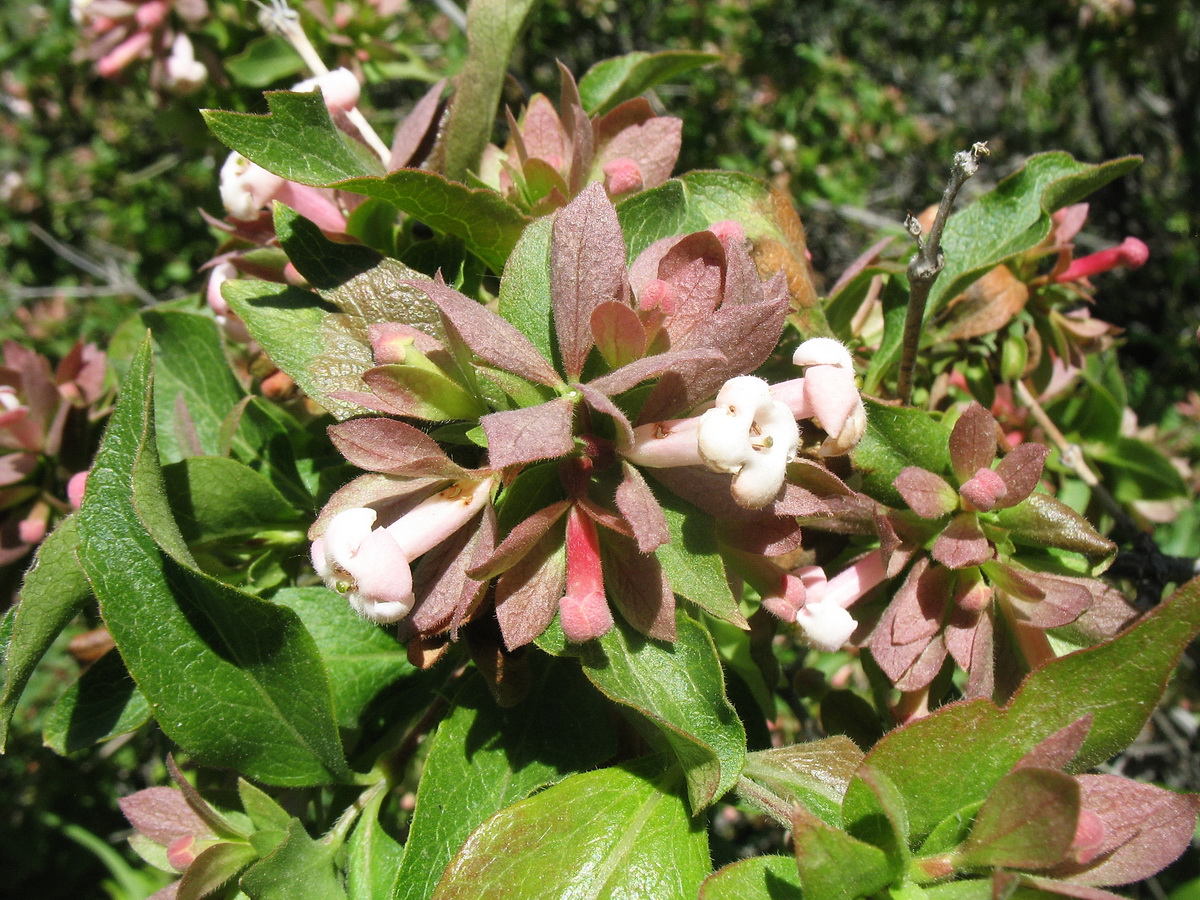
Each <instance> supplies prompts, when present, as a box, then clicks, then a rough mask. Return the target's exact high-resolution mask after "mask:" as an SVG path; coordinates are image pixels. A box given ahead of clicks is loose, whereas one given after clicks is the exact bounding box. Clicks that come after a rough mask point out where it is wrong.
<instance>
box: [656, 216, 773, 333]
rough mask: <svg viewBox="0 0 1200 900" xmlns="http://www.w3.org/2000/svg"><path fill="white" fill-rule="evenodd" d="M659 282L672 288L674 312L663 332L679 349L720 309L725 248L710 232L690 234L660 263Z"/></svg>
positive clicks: (722, 295)
mask: <svg viewBox="0 0 1200 900" xmlns="http://www.w3.org/2000/svg"><path fill="white" fill-rule="evenodd" d="M658 278H659V280H661V281H665V282H666V283H667V284H669V285H671V286H672V287H673V288H675V309H674V310H673V311H672V313H671V315H669V316H668V317H667V321H666V329H667V333H668V334H669V335H670V336H671V343H672V345H678V344H679V343H680V341H682V340H684V339H685V338H686V337H687V335H688V333H689V332H691V330H692V329H693V328H694V327H695V326H696V325H698V324H699V323H700V322H703V321H704V320H705V319H707V318H708V317H709V316H711V315H712V313H713V312H714V311H715V310H716V308H717V307H718V306H720V305H721V301H722V299H723V298H724V296H725V248H724V247H722V246H721V242H720V241H719V240H718V239H717V236H716V235H715V234H713V233H712V232H711V231H697V232H696V233H694V234H689V235H687V236H686V237H684V238H682V239H681V240H679V241H678V242H677V243H675V244H674V245H673V246H672V247H671V248H670V249H669V250H668V251H667V252H666V254H665V255H664V256H663V258H662V259H661V260H660V261H659V264H658ZM760 289H761V288H760Z"/></svg>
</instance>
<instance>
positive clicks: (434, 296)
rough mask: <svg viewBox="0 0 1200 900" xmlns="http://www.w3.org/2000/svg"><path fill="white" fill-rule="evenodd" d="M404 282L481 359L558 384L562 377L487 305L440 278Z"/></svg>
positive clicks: (550, 384) (535, 379) (560, 382)
mask: <svg viewBox="0 0 1200 900" xmlns="http://www.w3.org/2000/svg"><path fill="white" fill-rule="evenodd" d="M407 283H408V284H411V285H412V286H413V287H415V288H418V289H420V290H421V291H423V292H424V293H425V294H426V296H428V297H429V299H430V300H432V301H433V302H434V303H435V304H437V307H438V309H439V310H441V312H442V315H443V316H445V318H446V320H447V321H448V322H449V324H450V325H452V326H453V327H454V330H455V331H457V332H458V334H459V336H460V337H461V338H462V340H463V342H464V343H465V344H466V345H467V346H468V347H470V348H471V351H472V352H473V353H474V354H475V355H476V356H478V357H479V358H480V359H482V360H483V361H484V362H486V363H488V364H490V365H493V366H496V367H498V368H501V369H504V370H505V371H508V372H512V373H514V374H516V375H520V376H521V377H522V378H524V379H526V380H528V381H532V382H535V383H537V384H544V385H546V386H548V387H554V388H557V387H560V386H561V385H562V378H560V377H559V375H558V373H557V372H555V371H554V367H553V366H551V365H550V363H549V362H548V361H547V360H546V358H545V357H544V356H542V355H541V354H540V353H539V352H538V350H537V348H536V347H534V346H533V343H532V342H531V341H530V340H529V338H527V337H525V335H523V334H522V333H521V332H520V331H518V330H517V329H516V327H514V326H513V325H510V324H509V323H508V322H507V321H505V320H504V319H502V318H500V316H498V315H496V314H495V313H494V312H492V311H491V310H490V309H488V308H487V307H485V306H482V305H481V304H479V303H476V302H475V301H474V300H472V299H471V298H470V297H465V296H463V295H462V294H460V293H459V292H458V291H456V290H454V288H452V287H450V286H449V285H447V284H445V283H444V282H441V281H410V282H407Z"/></svg>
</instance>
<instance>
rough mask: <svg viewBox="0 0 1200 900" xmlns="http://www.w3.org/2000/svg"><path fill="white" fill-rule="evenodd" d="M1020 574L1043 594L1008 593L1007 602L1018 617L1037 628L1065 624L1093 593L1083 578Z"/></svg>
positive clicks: (1078, 614) (1074, 618)
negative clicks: (1029, 595) (1030, 595)
mask: <svg viewBox="0 0 1200 900" xmlns="http://www.w3.org/2000/svg"><path fill="white" fill-rule="evenodd" d="M1021 574H1022V576H1023V577H1024V579H1025V581H1026V582H1028V583H1030V584H1032V585H1034V587H1035V588H1036V589H1037V592H1038V593H1040V594H1041V595H1042V596H1041V597H1040V598H1038V597H1036V596H1033V597H1028V596H1023V595H1021V594H1018V593H1010V594H1009V595H1008V597H1009V602H1010V603H1011V604H1012V606H1013V608H1014V610H1015V611H1016V613H1017V616H1018V617H1019V618H1021V619H1022V620H1024V621H1026V622H1028V623H1029V624H1031V625H1033V626H1034V627H1036V628H1058V627H1059V626H1061V625H1068V624H1070V623H1071V622H1074V621H1075V620H1076V619H1078V618H1079V616H1080V614H1081V613H1082V612H1083V611H1084V610H1086V609H1087V608H1088V607H1089V606H1091V605H1092V593H1091V591H1089V590H1088V589H1087V587H1085V585H1084V584H1083V583H1081V582H1082V581H1085V579H1068V578H1064V577H1060V576H1057V575H1046V574H1044V573H1041V572H1022V573H1021ZM1087 580H1090V579H1087Z"/></svg>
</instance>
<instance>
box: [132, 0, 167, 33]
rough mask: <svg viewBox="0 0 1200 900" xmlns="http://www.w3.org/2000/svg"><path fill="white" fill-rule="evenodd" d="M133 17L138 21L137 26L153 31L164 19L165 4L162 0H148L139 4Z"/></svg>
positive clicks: (165, 17)
mask: <svg viewBox="0 0 1200 900" xmlns="http://www.w3.org/2000/svg"><path fill="white" fill-rule="evenodd" d="M133 17H134V19H135V20H136V21H137V23H138V28H141V29H142V30H144V31H153V30H154V29H155V28H158V27H159V26H160V25H162V23H163V22H165V21H166V19H167V4H166V3H165V2H164V0H150V2H149V3H143V4H142V5H141V6H139V7H138V8H137V12H135V13H134V14H133Z"/></svg>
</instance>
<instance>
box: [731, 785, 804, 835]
mask: <svg viewBox="0 0 1200 900" xmlns="http://www.w3.org/2000/svg"><path fill="white" fill-rule="evenodd" d="M734 791H736V792H737V795H738V796H739V797H741V798H742V799H743V800H745V801H746V802H747V803H749V804H751V805H752V806H756V807H758V808H759V809H761V810H762V811H763V812H764V813H766V814H767V815H768V816H770V817H771V818H772V819H774V820H775V821H776V822H778V823H779V824H780V825H782V826H783V827H784V828H788V829H790V828H791V827H792V805H791V804H790V803H788V802H787V801H785V800H784V799H783V798H782V797H780V796H779V795H777V794H775V793H774V792H772V791H769V790H767V789H766V788H765V787H763V786H762V785H761V784H758V783H757V782H754V781H751V780H750V779H749V778H747V777H746V776H745V775H741V776H738V781H737V787H735V788H734Z"/></svg>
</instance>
